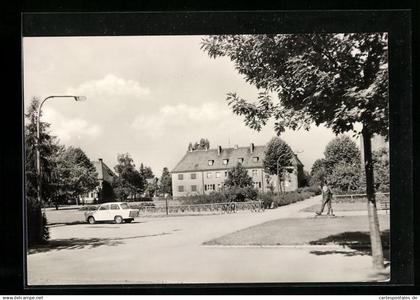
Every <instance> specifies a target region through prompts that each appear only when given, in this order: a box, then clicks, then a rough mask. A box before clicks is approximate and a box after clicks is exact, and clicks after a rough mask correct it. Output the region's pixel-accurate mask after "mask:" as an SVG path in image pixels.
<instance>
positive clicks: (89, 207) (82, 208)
mask: <svg viewBox="0 0 420 300" xmlns="http://www.w3.org/2000/svg"><path fill="white" fill-rule="evenodd" d="M97 208H98V205H84V206H82V207H80V208H79V210H82V211H85V210H87V211H89V210H96V209H97Z"/></svg>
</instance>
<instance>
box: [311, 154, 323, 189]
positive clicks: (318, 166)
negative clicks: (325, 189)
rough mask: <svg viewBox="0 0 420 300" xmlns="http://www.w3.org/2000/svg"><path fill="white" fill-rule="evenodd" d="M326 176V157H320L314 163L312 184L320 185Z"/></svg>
mask: <svg viewBox="0 0 420 300" xmlns="http://www.w3.org/2000/svg"><path fill="white" fill-rule="evenodd" d="M326 176H327V172H326V168H325V159H324V158H319V159H317V160H316V161H315V162H314V163H313V165H312V168H311V180H310V185H320V184H321V183H322V182H323V181H324V180H325V179H326Z"/></svg>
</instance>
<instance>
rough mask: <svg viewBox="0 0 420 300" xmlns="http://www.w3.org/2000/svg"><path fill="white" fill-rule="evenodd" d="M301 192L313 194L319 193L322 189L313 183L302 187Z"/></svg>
mask: <svg viewBox="0 0 420 300" xmlns="http://www.w3.org/2000/svg"><path fill="white" fill-rule="evenodd" d="M302 192H306V193H308V192H309V193H314V194H315V195H321V194H322V190H321V188H320V187H319V186H316V185H313V186H306V187H304V188H303V189H302Z"/></svg>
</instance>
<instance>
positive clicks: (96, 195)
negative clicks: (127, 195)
mask: <svg viewBox="0 0 420 300" xmlns="http://www.w3.org/2000/svg"><path fill="white" fill-rule="evenodd" d="M92 163H93V165H94V166H95V169H96V173H97V174H98V185H97V187H96V188H95V189H94V190H93V191H90V192H88V193H86V194H84V195H82V196H81V197H80V199H79V201H80V202H81V203H82V204H92V203H102V202H109V201H113V200H114V198H113V193H112V183H113V182H114V178H115V177H116V175H115V173H114V172H113V171H112V170H111V169H110V168H109V167H108V166H107V165H106V164H105V163H104V162H103V160H102V158H99V159H98V161H93V162H92Z"/></svg>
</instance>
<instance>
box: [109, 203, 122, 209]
mask: <svg viewBox="0 0 420 300" xmlns="http://www.w3.org/2000/svg"><path fill="white" fill-rule="evenodd" d="M111 209H112V210H117V209H120V207H119V206H118V204H111Z"/></svg>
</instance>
